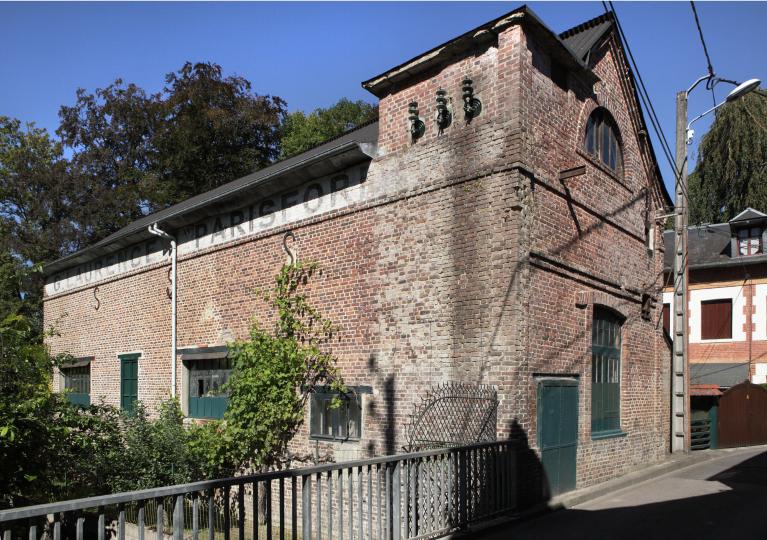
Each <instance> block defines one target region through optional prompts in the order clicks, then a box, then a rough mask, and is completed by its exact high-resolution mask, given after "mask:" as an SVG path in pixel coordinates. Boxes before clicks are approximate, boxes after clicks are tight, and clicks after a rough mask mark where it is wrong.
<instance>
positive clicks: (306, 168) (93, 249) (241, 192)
mask: <svg viewBox="0 0 767 540" xmlns="http://www.w3.org/2000/svg"><path fill="white" fill-rule="evenodd" d="M377 143H378V121H377V120H376V121H373V122H370V123H368V124H365V125H363V126H359V127H357V128H355V129H353V130H350V131H347V132H346V133H344V134H342V135H340V136H338V137H335V138H333V139H331V140H329V141H326V142H324V143H322V144H320V145H318V146H315V147H314V148H310V149H309V150H307V151H306V152H303V153H301V154H298V155H295V156H293V157H289V158H287V159H284V160H282V161H278V162H277V163H274V164H272V165H269V166H268V167H264V168H263V169H260V170H258V171H256V172H254V173H251V174H249V175H247V176H243V177H242V178H238V179H237V180H233V181H231V182H228V183H226V184H224V185H222V186H219V187H217V188H215V189H212V190H210V191H206V192H205V193H201V194H199V195H195V196H194V197H191V198H189V199H187V200H185V201H182V202H180V203H178V204H174V205H173V206H170V207H168V208H165V209H163V210H159V211H157V212H154V213H152V214H149V215H148V216H145V217H143V218H140V219H137V220H136V221H134V222H132V223H129V224H128V225H126V226H125V227H123V228H122V229H120V230H119V231H117V232H115V233H113V234H111V235H109V236H107V237H106V238H104V239H103V240H101V241H99V242H96V243H95V244H93V245H91V246H88V247H86V248H85V249H82V250H80V251H77V252H75V253H72V254H71V255H67V256H66V257H63V258H61V259H58V260H57V261H54V262H52V263H50V264H47V265H45V267H44V273H45V274H46V275H49V274H52V273H55V272H57V271H60V270H63V269H65V268H68V267H70V266H74V265H77V264H80V263H84V262H87V261H89V260H91V259H92V258H94V257H99V256H102V255H106V254H109V253H112V252H115V251H118V250H119V249H121V248H123V247H126V246H128V245H131V244H135V243H136V242H140V241H142V240H146V239H147V238H150V237H151V236H152V235H151V234H150V233H149V232H148V231H147V227H149V225H152V224H153V223H158V224H159V225H160V226H161V227H164V226H167V227H168V228H170V229H178V228H180V227H183V226H185V225H189V224H190V223H193V222H195V221H197V220H198V219H200V218H201V217H205V216H208V215H210V212H211V208H210V207H211V206H215V207H217V208H219V209H221V208H226V209H228V208H229V206H230V205H231V207H232V209H233V208H234V207H235V206H242V199H243V197H245V196H250V197H259V196H263V195H269V194H271V193H272V192H273V191H274V190H275V189H287V188H289V187H293V185H294V184H296V183H302V182H305V181H307V180H309V179H311V178H319V177H321V176H325V175H328V174H332V173H334V172H338V171H340V170H343V169H345V168H347V167H350V166H352V165H354V164H355V163H360V162H363V161H366V160H370V159H371V158H372V156H373V155H375V152H376V145H377ZM267 184H268V186H269V187H268V188H267ZM265 189H271V192H265V191H264V190H265Z"/></svg>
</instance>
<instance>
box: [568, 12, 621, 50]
mask: <svg viewBox="0 0 767 540" xmlns="http://www.w3.org/2000/svg"><path fill="white" fill-rule="evenodd" d="M612 25H613V18H612V16H611V15H610V14H608V13H605V14H604V15H600V16H599V17H595V18H594V19H591V20H589V21H586V22H584V23H581V24H579V25H578V26H574V27H572V28H570V29H569V30H565V31H564V32H562V33H561V34H559V39H561V40H562V41H563V42H564V43H565V45H567V46H568V47H570V49H571V50H572V51H573V52H574V53H575V54H576V56H577V57H578V58H580V59H581V60H583V61H584V62H586V61H587V58H588V56H589V52H590V51H591V48H592V47H594V45H596V44H597V42H598V41H599V40H600V39H602V36H604V35H605V34H606V33H607V32H608V31H609V30H610V28H611V27H612Z"/></svg>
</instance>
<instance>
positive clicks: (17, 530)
mask: <svg viewBox="0 0 767 540" xmlns="http://www.w3.org/2000/svg"><path fill="white" fill-rule="evenodd" d="M515 447H516V446H515V443H514V442H513V441H498V442H492V443H483V444H475V445H469V446H461V447H455V448H446V449H440V450H429V451H424V452H415V453H410V454H400V455H394V456H385V457H378V458H372V459H365V460H359V461H349V462H344V463H333V464H327V465H321V466H315V467H308V468H302V469H289V470H283V471H274V472H267V473H259V474H253V475H247V476H239V477H235V478H226V479H219V480H209V481H203V482H195V483H191V484H183V485H176V486H167V487H161V488H155V489H147V490H142V491H133V492H127V493H116V494H112V495H105V496H100V497H89V498H85V499H77V500H70V501H62V502H57V503H51V504H44V505H37V506H28V507H24V508H15V509H9V510H3V511H0V531H2V540H12V539H13V538H28V539H30V540H33V539H39V538H46V539H53V540H62V539H70V538H71V539H75V540H83V539H85V538H98V539H99V540H105V539H106V538H118V539H120V540H126V539H127V540H149V539H152V538H154V539H157V540H166V539H172V540H182V539H193V540H202V539H208V540H214V539H225V540H228V539H230V538H237V539H238V540H246V539H248V540H258V539H261V538H263V539H268V540H272V539H275V538H279V540H285V539H286V538H290V539H292V540H298V539H301V540H312V539H316V540H334V539H338V540H405V539H420V538H435V537H438V536H442V535H446V534H449V533H451V532H454V531H457V530H460V529H463V528H466V527H467V526H469V525H471V524H473V523H477V522H481V521H483V520H488V519H492V518H494V517H496V516H500V515H503V514H508V513H510V512H512V511H514V510H515V509H516V492H517V481H516V476H517V475H516V469H517V466H516V455H517V453H516V451H515Z"/></svg>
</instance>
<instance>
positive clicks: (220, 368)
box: [186, 358, 232, 419]
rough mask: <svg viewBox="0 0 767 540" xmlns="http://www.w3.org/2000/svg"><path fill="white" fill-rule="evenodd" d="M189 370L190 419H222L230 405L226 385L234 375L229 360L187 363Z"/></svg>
mask: <svg viewBox="0 0 767 540" xmlns="http://www.w3.org/2000/svg"><path fill="white" fill-rule="evenodd" d="M186 366H187V369H188V370H189V385H188V388H189V391H188V396H187V397H188V399H189V414H188V416H189V418H201V419H220V418H223V417H224V412H225V411H226V407H227V406H228V405H229V394H228V392H227V391H226V389H225V388H224V385H225V384H226V383H227V382H228V381H229V377H230V376H231V374H232V362H231V360H230V359H229V358H206V359H201V360H190V361H187V362H186Z"/></svg>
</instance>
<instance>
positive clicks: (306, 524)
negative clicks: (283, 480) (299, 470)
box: [301, 474, 312, 540]
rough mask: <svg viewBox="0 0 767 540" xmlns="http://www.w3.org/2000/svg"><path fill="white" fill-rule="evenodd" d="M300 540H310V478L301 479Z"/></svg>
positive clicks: (306, 476)
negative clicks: (301, 532)
mask: <svg viewBox="0 0 767 540" xmlns="http://www.w3.org/2000/svg"><path fill="white" fill-rule="evenodd" d="M301 519H302V521H303V525H302V529H303V534H302V540H312V476H311V475H310V474H307V475H304V476H302V477H301Z"/></svg>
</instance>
